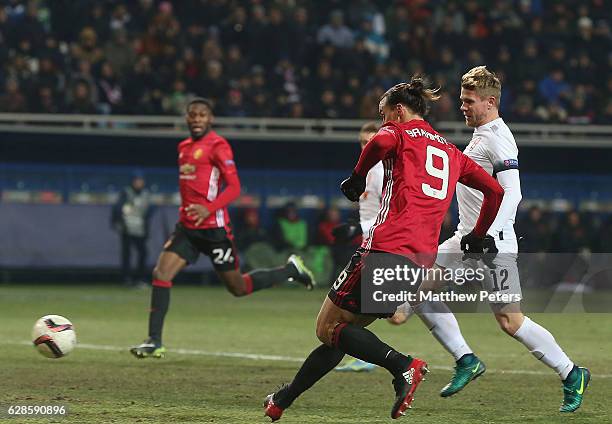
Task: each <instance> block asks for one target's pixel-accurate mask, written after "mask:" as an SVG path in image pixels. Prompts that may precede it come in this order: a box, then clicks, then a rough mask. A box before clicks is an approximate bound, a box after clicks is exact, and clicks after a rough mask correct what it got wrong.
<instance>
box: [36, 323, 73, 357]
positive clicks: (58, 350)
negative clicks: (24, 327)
mask: <svg viewBox="0 0 612 424" xmlns="http://www.w3.org/2000/svg"><path fill="white" fill-rule="evenodd" d="M32 343H34V347H35V348H36V350H38V352H40V354H41V355H43V356H46V357H47V358H61V357H62V356H66V355H68V354H69V353H70V352H72V350H73V349H74V347H75V346H76V333H75V332H74V326H73V325H72V323H71V322H70V321H69V320H68V319H67V318H64V317H63V316H61V315H45V316H44V317H42V318H40V319H39V320H38V321H36V323H35V324H34V328H32Z"/></svg>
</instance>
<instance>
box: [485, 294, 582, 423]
mask: <svg viewBox="0 0 612 424" xmlns="http://www.w3.org/2000/svg"><path fill="white" fill-rule="evenodd" d="M508 310H510V311H511V312H508ZM495 318H496V319H497V321H498V323H499V324H500V327H501V328H502V329H503V330H504V331H505V332H506V333H507V334H509V335H511V336H512V337H514V338H515V339H516V340H518V341H520V342H521V343H522V344H523V345H525V347H526V348H527V349H529V351H530V352H531V353H532V355H533V356H535V357H536V358H537V359H539V360H540V361H542V362H543V363H544V364H546V365H547V366H549V367H550V368H552V369H554V370H555V371H556V372H557V374H559V377H561V381H562V382H563V403H562V404H561V408H560V409H559V411H560V412H574V411H575V410H576V409H578V408H579V407H580V405H581V404H582V400H583V396H584V392H585V390H586V388H587V386H588V384H589V381H590V380H591V373H590V371H589V370H588V369H587V368H581V367H578V366H576V365H575V364H574V363H573V362H572V361H571V359H570V358H569V357H568V356H567V355H566V354H565V352H564V351H563V349H561V346H559V344H558V343H557V341H556V340H555V338H554V337H553V335H552V334H551V333H550V332H549V331H548V330H547V329H545V328H544V327H542V326H541V325H539V324H538V323H536V322H534V321H532V320H531V319H530V318H529V317H526V316H524V315H523V314H522V313H521V312H520V311H519V310H518V306H514V307H513V308H510V307H506V308H505V309H504V311H496V312H495Z"/></svg>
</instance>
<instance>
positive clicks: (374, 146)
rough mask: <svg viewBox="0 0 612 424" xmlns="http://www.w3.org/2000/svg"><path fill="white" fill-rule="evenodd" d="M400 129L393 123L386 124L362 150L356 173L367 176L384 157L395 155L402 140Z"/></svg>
mask: <svg viewBox="0 0 612 424" xmlns="http://www.w3.org/2000/svg"><path fill="white" fill-rule="evenodd" d="M398 131H399V130H398V129H397V128H395V127H393V126H391V125H384V126H383V127H381V128H380V130H378V133H376V135H375V136H374V137H372V139H371V140H370V142H369V143H368V144H366V146H365V148H364V149H363V150H362V151H361V155H360V156H359V162H357V166H355V169H354V171H355V173H356V174H357V175H361V176H362V177H365V176H366V175H367V173H368V171H369V170H370V169H372V167H373V166H374V165H376V164H377V163H378V162H380V161H381V160H383V159H387V158H390V157H394V156H395V154H396V150H397V146H398V143H399V140H400V137H401V136H400V134H398Z"/></svg>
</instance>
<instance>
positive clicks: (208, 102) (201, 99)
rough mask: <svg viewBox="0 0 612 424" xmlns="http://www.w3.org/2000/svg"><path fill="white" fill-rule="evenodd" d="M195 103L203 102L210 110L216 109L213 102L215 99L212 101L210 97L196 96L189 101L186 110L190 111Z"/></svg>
mask: <svg viewBox="0 0 612 424" xmlns="http://www.w3.org/2000/svg"><path fill="white" fill-rule="evenodd" d="M195 104H201V105H204V106H206V107H207V108H208V109H210V111H211V112H213V110H214V109H213V107H214V103H213V101H212V100H210V99H206V98H204V97H196V98H194V99H191V101H190V102H189V103H187V107H186V108H185V111H186V112H189V108H190V107H191V106H192V105H195Z"/></svg>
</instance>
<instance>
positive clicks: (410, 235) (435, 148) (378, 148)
mask: <svg viewBox="0 0 612 424" xmlns="http://www.w3.org/2000/svg"><path fill="white" fill-rule="evenodd" d="M438 97H439V96H438V95H437V90H431V89H428V88H426V87H425V85H424V82H423V80H422V79H421V78H413V79H412V80H411V81H410V83H402V84H398V85H396V86H394V87H392V88H391V89H389V90H388V91H387V92H386V93H385V94H384V95H383V96H382V98H381V101H380V104H379V111H380V114H381V115H382V117H383V122H384V124H383V126H382V127H381V128H380V130H379V131H378V133H377V134H376V135H375V136H374V137H373V138H372V140H371V141H370V142H369V143H368V144H367V145H366V147H365V148H364V149H363V151H362V153H361V156H360V157H359V162H358V163H357V166H356V167H355V169H354V171H353V174H352V175H351V176H350V177H349V178H347V179H346V180H345V181H343V182H342V184H341V189H342V192H343V193H344V195H345V196H346V197H347V198H348V199H349V200H351V201H354V202H355V201H358V200H359V197H360V195H361V194H362V193H363V191H364V188H365V179H366V174H367V173H368V171H369V170H370V168H372V167H373V166H374V165H375V164H376V163H377V162H379V161H381V160H382V161H383V166H384V180H383V195H382V202H381V207H380V210H379V212H378V216H377V218H376V221H375V223H374V225H372V227H371V228H370V230H369V232H368V234H364V241H363V244H362V245H361V247H360V248H359V249H358V250H357V252H356V253H355V254H354V255H353V257H352V259H351V261H350V262H349V264H348V265H347V267H346V268H345V269H344V271H342V272H341V273H340V275H339V276H338V278H337V279H336V281H335V283H334V284H333V286H332V288H331V290H330V291H329V294H328V295H327V298H326V299H325V301H324V302H323V305H322V307H321V311H320V312H319V316H318V318H317V329H316V334H317V337H318V338H319V340H320V341H321V342H322V344H321V345H320V346H319V347H317V348H316V349H315V350H314V351H312V352H311V353H310V355H309V356H308V358H307V359H306V361H305V362H304V364H303V365H302V367H301V368H300V370H299V371H298V373H297V374H296V376H295V378H294V379H293V381H292V382H291V383H290V384H288V385H284V386H283V387H282V388H281V389H279V390H278V391H277V392H275V393H273V394H271V395H268V397H267V398H266V399H265V401H264V407H265V414H266V415H267V416H268V417H270V418H272V420H273V421H275V420H278V419H279V418H280V417H281V415H282V413H283V411H284V410H285V409H286V408H288V407H289V406H290V405H291V404H292V402H293V401H294V400H295V399H296V398H297V397H298V396H299V395H300V394H302V393H303V392H304V391H306V390H307V389H308V388H310V387H311V386H312V385H313V384H315V383H316V382H317V381H318V380H320V379H321V378H322V377H323V376H324V375H325V374H327V373H328V372H329V371H331V370H332V369H334V367H335V366H336V365H338V363H339V362H340V361H341V360H342V357H343V356H344V355H345V354H349V355H351V356H353V357H355V358H358V359H361V360H364V361H367V362H369V363H372V364H376V365H379V366H381V367H383V368H386V369H387V370H388V371H389V372H390V373H391V375H392V376H393V378H394V379H393V387H394V389H395V401H394V403H393V406H392V409H391V417H392V418H399V417H400V416H401V415H404V413H405V410H406V409H407V408H408V407H410V404H411V403H412V400H413V398H414V392H415V390H416V388H417V386H418V385H419V383H420V382H421V381H422V379H423V375H424V373H426V372H427V364H426V362H425V361H423V360H421V359H417V358H412V357H410V356H406V355H404V354H402V353H400V352H398V351H397V350H395V349H393V348H392V347H390V346H388V345H387V344H385V343H383V342H382V341H381V340H380V339H378V337H376V336H375V335H374V333H372V332H370V331H369V330H367V329H366V328H365V327H366V326H367V325H369V324H370V323H372V322H373V321H374V320H375V319H376V318H381V317H387V316H391V315H392V313H393V312H394V311H395V307H396V306H397V305H398V304H399V303H396V304H393V302H392V304H391V305H388V309H385V310H384V311H380V312H374V313H364V311H363V309H364V307H365V305H366V301H369V300H371V299H367V298H366V297H364V296H363V295H362V293H364V291H362V289H369V288H371V287H373V285H374V284H376V281H375V280H374V279H373V278H372V279H370V278H369V277H370V274H369V273H368V271H367V270H368V269H369V268H368V267H367V265H368V264H366V257H368V256H370V258H369V259H368V260H370V264H371V263H374V264H376V265H383V266H384V268H381V269H383V271H392V270H393V269H394V268H395V266H407V267H410V268H411V269H414V270H419V269H420V270H423V269H427V268H429V267H431V266H432V264H433V263H434V260H435V258H436V252H437V246H438V236H439V233H440V228H441V224H442V220H443V219H444V215H445V214H446V211H447V209H448V207H449V205H450V202H451V200H452V197H453V193H454V191H455V185H456V183H457V182H458V181H460V182H461V183H463V184H465V185H468V186H470V187H473V188H475V189H477V190H480V191H481V192H482V193H483V194H484V202H483V206H482V209H481V211H480V216H479V219H478V222H477V223H476V226H475V227H474V229H473V231H472V232H471V233H470V234H468V235H466V236H465V238H464V240H462V243H463V245H462V246H464V247H465V250H466V253H469V254H471V255H478V254H482V253H483V240H484V238H485V235H486V231H487V230H488V228H489V226H490V225H491V223H492V222H493V220H494V219H495V215H496V214H497V210H498V209H499V205H500V203H501V200H502V197H503V190H502V188H501V187H500V185H499V184H498V183H497V182H496V181H495V180H494V179H493V178H492V177H491V176H490V175H488V174H487V172H485V171H484V170H483V169H482V168H481V167H480V166H478V165H477V164H476V163H475V162H474V161H472V160H471V159H470V158H468V157H467V156H466V155H464V154H463V153H462V152H461V151H460V150H459V149H457V148H456V147H455V146H454V145H452V144H450V143H448V142H447V141H446V140H445V139H444V137H442V136H441V135H440V134H438V133H437V132H436V131H435V130H434V129H433V128H432V127H431V126H430V125H429V124H428V123H427V122H426V121H424V120H423V116H425V115H426V113H427V110H428V103H429V101H433V100H437V99H438ZM373 257H377V258H378V259H377V261H376V260H372V258H373ZM373 271H374V272H373V274H372V275H373V276H374V277H375V276H376V269H374V270H373ZM385 274H386V272H385ZM415 283H419V282H418V281H415ZM362 285H363V287H362ZM404 286H406V287H407V285H395V286H393V287H399V288H402V289H403V288H404ZM382 287H384V286H382ZM416 288H418V284H416ZM366 309H367V308H366Z"/></svg>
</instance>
